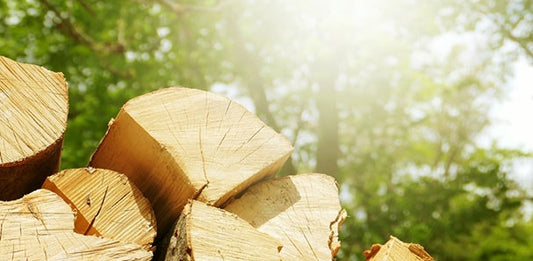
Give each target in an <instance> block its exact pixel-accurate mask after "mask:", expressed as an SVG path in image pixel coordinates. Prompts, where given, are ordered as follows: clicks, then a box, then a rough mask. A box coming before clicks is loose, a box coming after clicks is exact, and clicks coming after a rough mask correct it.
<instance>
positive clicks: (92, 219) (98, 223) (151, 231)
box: [43, 168, 156, 249]
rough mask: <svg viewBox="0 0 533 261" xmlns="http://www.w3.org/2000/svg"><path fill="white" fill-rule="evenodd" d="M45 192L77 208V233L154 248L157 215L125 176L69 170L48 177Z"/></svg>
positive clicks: (112, 172) (104, 171)
mask: <svg viewBox="0 0 533 261" xmlns="http://www.w3.org/2000/svg"><path fill="white" fill-rule="evenodd" d="M43 188H45V189H49V190H51V191H53V192H55V193H56V194H58V195H59V196H61V197H62V198H63V200H65V201H66V202H67V203H69V204H70V205H71V206H72V207H73V208H74V210H75V211H76V213H77V214H76V222H75V225H74V231H75V232H77V233H80V234H84V235H97V236H103V237H106V238H111V239H116V240H119V241H123V242H131V243H136V244H139V245H141V246H143V247H144V248H145V249H149V248H151V247H152V243H153V241H154V238H155V236H156V221H155V214H154V212H153V210H152V207H151V205H150V202H149V201H148V199H146V198H145V197H144V196H143V195H142V193H141V191H140V190H139V189H138V188H137V187H136V186H135V185H134V184H133V183H132V182H130V181H129V180H128V177H126V176H125V175H123V174H120V173H118V172H115V171H112V170H106V169H95V168H85V169H68V170H64V171H61V172H59V173H56V174H54V175H52V176H50V177H48V178H47V179H46V181H45V182H44V184H43Z"/></svg>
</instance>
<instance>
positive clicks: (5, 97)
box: [0, 56, 68, 200]
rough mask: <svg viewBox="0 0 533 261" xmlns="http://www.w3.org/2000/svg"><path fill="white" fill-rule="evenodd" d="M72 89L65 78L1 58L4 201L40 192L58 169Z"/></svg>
mask: <svg viewBox="0 0 533 261" xmlns="http://www.w3.org/2000/svg"><path fill="white" fill-rule="evenodd" d="M67 88H68V87H67V82H66V80H65V78H64V77H63V74H61V73H55V72H51V71H49V70H47V69H45V68H42V67H39V66H36V65H31V64H23V63H17V62H15V61H13V60H10V59H8V58H5V57H1V56H0V200H13V199H17V198H20V197H22V196H23V195H24V194H26V193H29V192H31V191H33V190H35V189H38V188H39V187H40V186H41V184H42V183H43V181H44V179H45V178H46V176H48V175H51V174H53V173H55V172H56V171H57V170H58V168H59V159H60V155H61V146H62V143H63V135H64V133H65V128H66V122H67V114H68V90H67Z"/></svg>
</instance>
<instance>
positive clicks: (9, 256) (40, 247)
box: [0, 189, 152, 260]
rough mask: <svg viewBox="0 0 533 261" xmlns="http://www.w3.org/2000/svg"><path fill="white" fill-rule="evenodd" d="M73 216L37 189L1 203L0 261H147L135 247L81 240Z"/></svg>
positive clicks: (50, 194) (55, 198) (90, 238)
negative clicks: (16, 198) (75, 229)
mask: <svg viewBox="0 0 533 261" xmlns="http://www.w3.org/2000/svg"><path fill="white" fill-rule="evenodd" d="M73 229H74V213H73V212H72V210H71V208H70V206H68V205H67V203H65V202H64V201H63V200H62V199H61V198H60V197H59V196H57V195H56V194H55V193H53V192H51V191H49V190H45V189H39V190H36V191H34V192H32V193H30V194H28V195H25V196H24V197H23V198H21V199H18V200H14V201H7V202H4V201H0V260H150V259H151V257H152V253H151V252H149V251H145V250H144V249H142V247H141V246H139V245H135V244H126V243H121V242H119V241H116V240H111V239H105V238H99V237H96V236H84V235H81V234H77V233H75V232H74V231H73Z"/></svg>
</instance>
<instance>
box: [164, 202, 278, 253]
mask: <svg viewBox="0 0 533 261" xmlns="http://www.w3.org/2000/svg"><path fill="white" fill-rule="evenodd" d="M172 231H173V233H172V237H171V238H170V239H168V238H167V240H170V244H169V246H168V248H165V249H164V250H163V251H164V252H163V253H164V254H165V255H164V256H161V258H160V259H161V260H166V261H171V260H193V261H194V260H198V261H200V260H254V261H255V260H280V256H279V250H280V249H281V245H280V243H279V242H278V241H277V240H276V239H274V238H272V237H270V236H269V235H267V234H265V233H261V232H259V231H257V229H255V228H253V227H252V226H251V225H250V224H248V223H247V222H246V221H244V220H242V219H241V218H239V217H238V216H237V215H235V214H232V213H229V212H227V211H225V210H222V209H219V208H216V207H212V206H208V205H206V204H205V203H203V202H200V201H191V202H189V204H187V205H186V206H185V208H184V209H183V212H182V214H181V216H180V219H179V220H178V222H176V225H175V227H174V228H173V230H172ZM167 244H168V242H167Z"/></svg>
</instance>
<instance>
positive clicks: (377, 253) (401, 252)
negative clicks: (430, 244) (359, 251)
mask: <svg viewBox="0 0 533 261" xmlns="http://www.w3.org/2000/svg"><path fill="white" fill-rule="evenodd" d="M363 255H364V256H365V258H366V260H367V261H433V258H432V257H431V256H430V255H429V254H428V253H427V252H426V250H424V247H423V246H421V245H419V244H413V243H404V242H402V241H401V240H399V239H398V238H396V237H393V236H391V237H390V239H389V241H387V243H385V245H379V244H374V245H372V247H371V248H370V249H369V250H366V251H364V252H363Z"/></svg>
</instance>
